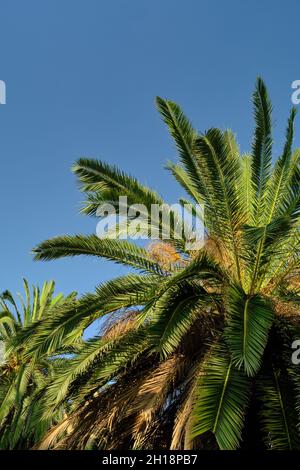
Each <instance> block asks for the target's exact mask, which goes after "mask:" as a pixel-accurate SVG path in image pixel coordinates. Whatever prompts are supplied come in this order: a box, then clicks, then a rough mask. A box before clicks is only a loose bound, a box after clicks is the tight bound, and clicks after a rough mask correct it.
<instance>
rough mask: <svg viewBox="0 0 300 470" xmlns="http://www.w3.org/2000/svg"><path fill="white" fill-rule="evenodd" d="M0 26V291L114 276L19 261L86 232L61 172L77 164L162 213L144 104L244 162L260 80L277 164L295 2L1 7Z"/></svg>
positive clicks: (173, 191) (161, 177) (172, 190)
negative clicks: (116, 172)
mask: <svg viewBox="0 0 300 470" xmlns="http://www.w3.org/2000/svg"><path fill="white" fill-rule="evenodd" d="M0 18H1V27H0V47H1V54H0V79H2V80H5V82H6V85H7V104H6V105H4V106H0V158H1V172H0V177H1V184H0V192H1V194H0V210H1V230H0V263H1V271H0V290H4V289H7V288H8V289H10V290H11V291H12V292H13V293H15V292H16V291H21V290H22V277H23V276H25V277H27V278H28V279H29V281H30V282H31V283H34V284H42V282H43V281H44V280H48V279H55V280H56V283H57V290H58V291H62V292H64V293H65V294H67V293H68V292H70V291H72V290H78V292H79V293H84V292H87V291H91V290H92V289H93V288H94V287H95V286H96V285H97V284H98V283H99V282H102V281H104V280H106V279H109V278H110V277H112V276H116V275H118V274H120V273H122V272H124V268H122V267H120V266H116V265H114V264H113V263H109V262H105V261H102V260H98V259H89V258H84V257H81V258H74V259H63V260H58V261H52V262H47V263H45V262H33V260H32V256H31V253H30V251H31V249H32V247H33V246H35V245H36V244H37V243H38V242H40V241H42V240H44V239H46V238H49V237H51V236H55V235H59V234H65V233H68V234H73V233H94V232H95V227H96V220H95V219H89V218H87V217H84V216H82V215H79V208H80V202H81V201H82V198H83V196H82V195H81V194H80V192H79V191H78V188H77V187H76V183H75V178H74V177H73V175H72V174H71V172H70V167H71V165H72V163H73V162H74V160H75V159H77V158H79V157H81V156H89V157H97V158H101V159H104V160H106V161H108V162H110V163H114V164H117V165H118V166H120V167H121V168H123V169H124V170H126V171H127V172H130V173H131V174H133V175H135V176H137V177H138V178H139V179H140V180H141V181H142V182H143V183H145V184H148V185H150V186H152V187H153V188H155V189H157V190H158V191H159V192H161V194H162V195H163V196H164V197H165V198H166V199H167V200H168V201H169V202H172V203H173V202H176V200H177V198H178V197H179V196H181V195H182V192H181V191H180V189H179V188H178V187H177V185H176V184H175V183H174V182H173V181H172V178H171V176H170V175H169V174H168V173H167V172H166V171H165V170H163V165H164V162H165V161H166V159H175V158H176V152H175V149H174V146H173V144H172V143H171V140H170V138H169V136H168V133H167V131H166V128H165V126H164V124H163V123H162V122H161V120H160V117H159V115H158V113H157V111H156V110H155V106H154V99H155V96H156V95H160V96H163V97H167V98H169V99H172V100H174V101H177V102H178V103H180V104H181V105H182V107H183V109H184V110H185V112H186V114H187V115H188V116H189V117H190V118H191V120H192V121H193V123H194V125H195V127H197V128H198V129H199V130H205V129H207V128H208V127H210V126H220V127H222V128H226V127H230V128H232V129H233V130H234V132H236V133H237V135H238V139H239V142H240V145H241V148H242V150H243V151H246V150H247V149H249V148H250V142H251V132H252V127H253V122H252V110H251V106H250V99H251V93H252V90H253V85H254V81H255V78H256V76H257V75H261V76H262V77H263V78H264V79H265V80H266V82H267V84H268V86H269V89H270V93H271V97H272V99H273V103H274V121H275V139H276V144H275V147H274V148H275V154H276V155H278V154H279V153H280V150H281V148H282V141H283V135H284V129H285V125H286V118H287V115H288V110H289V108H290V106H291V83H292V81H293V80H296V79H300V61H299V52H298V49H299V26H300V4H299V1H296V0H295V1H291V0H289V1H286V2H282V1H276V0H263V1H262V0H261V1H254V0H251V1H247V2H242V1H238V0H226V1H222V0H219V1H214V2H212V1H207V0H184V1H183V0H181V1H178V0H177V1H175V0H151V1H149V0H106V1H104V0H84V1H83V0H43V1H41V0H26V2H25V1H24V0H19V1H17V0H1V1H0ZM299 119H300V118H298V120H297V124H298V132H297V136H296V142H295V144H296V145H300V141H299V131H300V122H299Z"/></svg>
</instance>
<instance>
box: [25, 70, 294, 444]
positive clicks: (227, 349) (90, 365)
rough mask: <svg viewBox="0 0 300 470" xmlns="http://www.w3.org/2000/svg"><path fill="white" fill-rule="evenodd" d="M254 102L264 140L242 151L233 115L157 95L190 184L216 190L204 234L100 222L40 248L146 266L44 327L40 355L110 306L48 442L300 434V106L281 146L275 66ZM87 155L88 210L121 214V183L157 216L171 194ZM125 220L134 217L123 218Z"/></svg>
mask: <svg viewBox="0 0 300 470" xmlns="http://www.w3.org/2000/svg"><path fill="white" fill-rule="evenodd" d="M253 104H254V117H255V129H254V137H253V143H252V148H251V151H250V152H249V154H247V155H241V154H240V151H239V148H238V145H237V143H236V140H235V137H234V135H233V133H232V132H231V131H227V130H226V131H221V130H219V129H215V128H213V129H209V130H208V131H207V132H205V133H198V132H196V131H195V130H194V129H193V127H192V125H191V124H190V122H189V121H188V119H187V118H186V117H185V116H184V114H183V112H182V111H181V109H180V107H179V106H178V105H177V104H175V103H174V102H171V101H168V100H165V99H161V98H157V106H158V110H159V112H160V113H161V115H162V117H163V120H164V121H165V123H166V124H167V126H168V128H169V131H170V133H171V136H172V137H173V139H174V141H175V144H176V147H177V150H178V153H179V160H180V161H179V163H168V165H167V168H168V169H169V170H170V172H171V173H172V175H173V176H174V177H175V178H176V180H177V181H178V182H179V183H180V185H181V186H182V187H183V188H184V189H185V191H186V193H187V197H188V200H189V201H192V203H193V204H194V205H196V204H204V206H205V230H206V237H205V243H204V246H203V247H202V248H201V249H198V250H192V251H191V250H189V249H188V248H187V237H186V236H184V235H183V236H182V238H180V239H177V238H176V237H175V236H174V232H173V231H171V234H170V237H169V239H168V240H167V241H165V240H164V241H161V242H159V243H158V245H159V248H160V249H159V250H157V249H154V250H153V249H150V250H147V249H146V248H142V247H140V246H138V245H137V244H135V243H134V242H132V241H127V240H122V239H99V238H98V237H97V236H96V235H90V236H85V235H75V236H62V237H56V238H54V239H51V240H47V241H44V242H43V243H41V244H40V245H39V246H38V247H36V248H35V250H34V253H35V258H36V259H37V260H51V259H57V258H60V257H65V256H77V255H89V256H97V257H101V258H106V259H110V260H113V261H115V262H117V263H121V264H124V265H126V266H129V267H131V268H134V269H135V270H137V273H129V274H127V275H125V276H122V277H118V278H116V279H113V280H111V281H108V282H106V283H104V284H102V285H100V286H98V287H97V288H96V290H95V292H94V293H93V294H88V295H85V296H84V297H82V298H81V299H80V301H79V302H78V304H77V306H76V308H74V307H72V306H71V307H70V308H67V309H62V310H60V311H59V312H58V313H57V314H56V315H55V316H54V317H49V316H48V317H47V318H45V320H44V321H43V322H41V324H40V325H38V327H37V328H35V335H34V337H33V338H32V340H31V345H30V347H29V348H27V355H29V356H30V355H33V356H35V357H39V356H40V355H41V354H47V355H51V354H53V353H54V352H55V350H56V348H59V347H60V344H61V341H62V340H63V341H64V342H65V343H66V344H70V345H71V344H72V342H74V341H75V340H76V339H78V338H80V337H81V335H82V332H83V331H84V329H85V328H86V327H87V326H88V325H90V324H91V323H92V322H94V321H95V320H96V319H99V318H101V319H102V322H103V325H104V326H103V327H102V331H101V334H100V335H99V336H95V337H93V338H91V339H89V340H88V341H86V342H85V345H84V347H82V349H81V351H80V352H79V353H78V354H76V355H75V356H74V357H73V358H72V359H71V361H70V362H69V363H68V365H67V366H66V367H65V368H64V370H62V369H60V370H59V373H58V374H57V375H56V377H55V378H54V380H53V381H52V382H51V384H50V385H49V386H48V387H47V389H46V391H45V394H44V395H43V398H42V402H43V404H42V408H43V414H42V416H40V419H41V420H46V419H48V418H49V416H51V414H52V413H53V412H55V410H57V409H58V408H59V407H61V406H64V404H66V403H68V404H70V413H69V414H68V417H67V418H66V419H65V420H64V421H62V422H61V423H60V424H59V425H58V426H56V427H54V428H53V429H52V430H51V432H50V433H49V434H48V435H47V436H46V438H45V439H44V440H43V441H42V442H41V443H40V445H39V448H48V447H50V448H71V449H84V448H101V449H115V448H119V449H126V448H131V449H151V448H153V449H202V448H204V449H236V448H238V447H239V446H243V447H249V446H250V447H251V446H261V445H262V446H264V447H266V448H269V449H295V448H299V410H300V402H299V397H300V395H299V391H300V388H299V385H300V382H299V373H298V368H297V366H295V365H293V364H292V362H291V353H292V350H291V344H292V341H293V339H294V338H295V337H297V335H298V334H299V314H300V309H299V299H300V296H299V261H300V257H299V254H300V252H299V249H300V237H299V215H300V214H299V209H300V191H299V189H300V187H299V183H300V174H299V158H300V151H299V150H295V151H292V142H293V133H294V119H295V114H296V112H295V109H292V110H291V113H290V116H289V119H288V125H287V130H286V139H285V145H284V148H283V151H282V154H281V155H280V157H279V158H278V159H277V160H276V161H274V162H273V160H272V125H271V112H272V107H271V103H270V100H269V97H268V93H267V90H266V87H265V85H264V83H263V81H262V80H261V79H258V80H257V83H256V88H255V91H254V94H253ZM73 171H74V173H75V174H76V175H77V177H78V179H79V182H80V183H81V185H82V189H83V191H84V192H85V193H86V196H87V199H86V202H85V205H84V208H83V213H85V214H88V215H92V216H95V215H96V214H97V208H98V207H99V205H100V204H102V203H110V204H112V205H114V207H115V210H116V212H117V214H120V210H121V207H120V206H119V196H127V203H128V206H129V205H131V204H143V205H144V206H143V207H145V208H146V210H145V214H144V215H145V217H148V214H150V212H151V210H150V209H151V205H152V204H162V203H163V200H162V198H161V197H160V196H159V195H158V194H157V193H156V192H155V191H152V190H151V189H149V188H147V187H145V186H143V185H142V184H140V183H139V182H138V181H137V180H136V179H134V178H133V177H131V176H129V175H127V174H125V173H123V172H121V171H120V170H118V169H117V168H115V167H113V166H110V165H108V164H105V163H103V162H101V161H96V160H90V159H80V160H79V161H78V162H77V163H76V164H75V165H74V167H73ZM183 202H184V200H181V203H183ZM195 207H196V206H195ZM123 209H124V208H123ZM195 211H196V209H195ZM169 213H170V217H171V221H172V222H173V226H174V223H175V222H176V217H177V216H176V213H175V212H174V211H172V209H171V208H170V210H169ZM148 222H149V224H148V227H147V233H148V232H149V233H150V230H151V220H150V219H149V221H148ZM124 228H126V227H125V226H124V222H123V221H122V220H121V221H120V223H119V226H118V229H119V233H120V234H122V233H123V232H124ZM160 229H161V233H163V232H164V229H165V227H164V221H163V220H162V219H161V220H160ZM164 248H165V249H164ZM157 253H160V254H159V255H157ZM161 253H164V254H163V255H161ZM166 260H167V262H166ZM67 426H69V432H68V433H66V427H67ZM70 429H71V430H70Z"/></svg>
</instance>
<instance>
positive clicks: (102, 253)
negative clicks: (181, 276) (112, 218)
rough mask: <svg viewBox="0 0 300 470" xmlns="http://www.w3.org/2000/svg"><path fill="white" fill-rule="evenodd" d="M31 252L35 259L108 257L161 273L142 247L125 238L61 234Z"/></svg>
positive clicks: (118, 261)
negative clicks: (80, 256)
mask: <svg viewBox="0 0 300 470" xmlns="http://www.w3.org/2000/svg"><path fill="white" fill-rule="evenodd" d="M33 252H34V253H35V259H36V260H51V259H58V258H62V257H66V256H78V255H89V256H98V257H102V258H106V259H110V260H113V261H115V262H117V263H120V264H125V265H127V266H132V267H134V268H137V269H139V270H141V271H146V272H154V273H156V274H162V269H161V267H160V266H159V265H158V264H157V263H155V262H154V261H152V260H151V259H150V257H149V253H148V252H147V251H146V250H145V249H144V248H141V247H138V246H137V245H135V244H133V243H131V242H128V241H126V240H106V239H104V240H103V239H100V238H98V237H97V236H96V235H89V236H86V235H73V236H72V237H71V236H62V237H56V238H52V239H50V240H46V241H44V242H42V243H41V244H40V245H38V246H37V247H36V248H35V249H34V250H33Z"/></svg>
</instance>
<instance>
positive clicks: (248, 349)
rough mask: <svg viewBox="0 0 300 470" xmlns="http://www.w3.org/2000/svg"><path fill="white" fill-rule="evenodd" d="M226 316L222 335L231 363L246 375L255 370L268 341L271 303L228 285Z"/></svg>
mask: <svg viewBox="0 0 300 470" xmlns="http://www.w3.org/2000/svg"><path fill="white" fill-rule="evenodd" d="M227 298H228V317H227V325H226V327H225V333H224V335H225V338H226V341H227V344H228V347H229V350H230V352H231V357H232V362H233V365H234V366H235V367H237V368H238V369H242V370H243V371H244V372H245V373H246V374H247V375H249V376H253V375H254V374H256V372H258V370H259V368H260V366H261V362H262V356H263V353H264V349H265V347H266V344H267V341H268V333H269V330H270V328H271V325H272V322H273V319H274V313H273V310H272V305H271V304H270V302H268V301H267V300H266V299H265V298H263V297H260V296H258V295H256V296H253V297H250V296H248V295H247V294H246V293H245V292H243V291H242V290H241V289H238V288H237V287H231V288H230V290H229V292H228V294H227Z"/></svg>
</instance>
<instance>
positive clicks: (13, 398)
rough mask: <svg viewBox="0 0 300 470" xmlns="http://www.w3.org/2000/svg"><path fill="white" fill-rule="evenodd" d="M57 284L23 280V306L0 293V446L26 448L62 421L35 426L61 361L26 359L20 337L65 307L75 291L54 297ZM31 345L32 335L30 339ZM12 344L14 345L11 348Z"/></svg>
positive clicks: (9, 296)
mask: <svg viewBox="0 0 300 470" xmlns="http://www.w3.org/2000/svg"><path fill="white" fill-rule="evenodd" d="M54 288H55V283H54V282H53V281H50V282H45V283H44V285H43V288H42V290H41V291H40V289H39V288H38V287H34V288H33V295H32V296H31V293H30V289H29V285H28V282H27V280H26V279H24V290H25V296H26V297H25V300H24V299H23V298H22V297H21V296H20V302H21V309H20V308H19V307H18V302H16V301H15V299H14V297H13V296H12V294H11V293H10V292H9V291H5V292H3V293H2V294H1V295H0V309H1V310H0V341H1V343H2V346H3V347H4V357H3V361H2V363H1V364H0V448H1V449H14V448H26V447H30V446H32V445H33V444H34V442H35V441H36V440H40V439H41V438H42V436H43V435H44V433H45V432H46V431H47V429H48V427H49V426H51V425H53V424H54V423H55V422H57V420H59V417H60V416H59V414H60V413H59V412H58V413H56V415H57V416H55V415H54V416H53V417H52V419H50V420H49V421H48V422H47V423H46V422H43V423H36V422H35V424H34V426H32V422H31V418H32V416H34V415H35V414H36V413H37V411H38V408H39V403H38V398H39V395H40V394H41V392H42V390H43V389H44V388H45V386H46V384H47V382H49V380H50V377H51V376H53V374H54V371H57V370H58V367H59V365H60V361H59V360H57V359H56V358H52V360H51V361H50V360H49V359H48V358H47V357H45V356H40V358H39V359H38V360H34V359H33V358H32V357H27V358H26V359H25V358H24V343H23V341H22V340H21V341H19V340H17V337H18V335H22V333H23V332H24V331H26V329H27V328H30V327H33V328H34V327H35V326H36V325H37V324H38V323H39V322H40V321H41V320H42V319H43V318H46V317H47V316H51V315H53V314H54V311H55V309H56V308H58V307H62V306H64V307H66V305H67V304H68V305H70V302H71V301H73V300H74V298H75V294H72V295H71V296H69V297H66V298H65V297H64V296H63V295H62V294H59V295H57V296H55V297H54V295H53V294H54ZM28 341H29V344H30V337H29V338H28ZM12 345H13V347H12Z"/></svg>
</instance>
